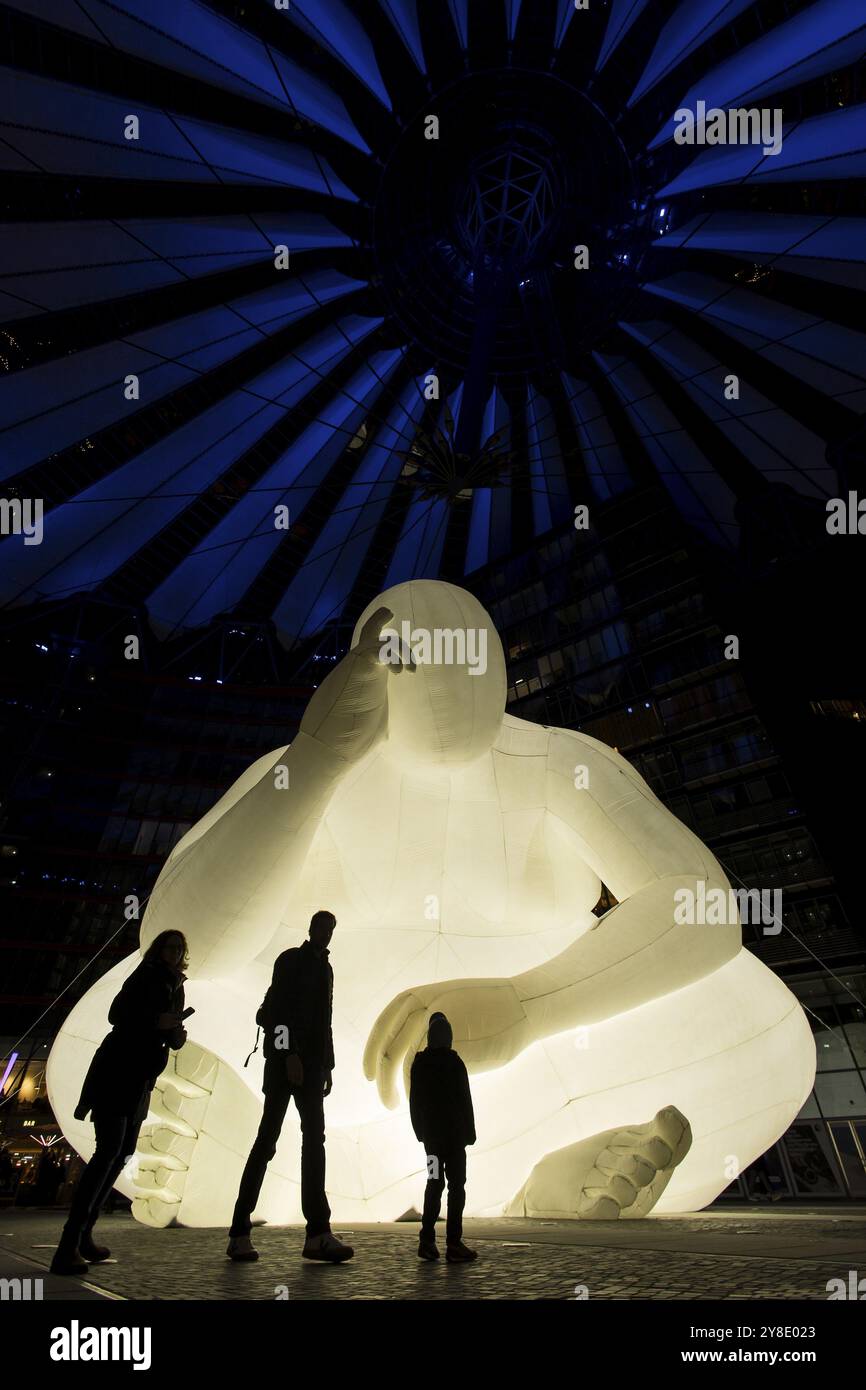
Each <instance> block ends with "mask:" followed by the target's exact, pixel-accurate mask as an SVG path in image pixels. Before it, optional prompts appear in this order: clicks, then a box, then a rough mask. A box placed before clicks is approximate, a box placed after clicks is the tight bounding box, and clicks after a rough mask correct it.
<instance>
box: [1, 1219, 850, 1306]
mask: <svg viewBox="0 0 866 1390" xmlns="http://www.w3.org/2000/svg"><path fill="white" fill-rule="evenodd" d="M64 1215H65V1214H64V1213H63V1212H57V1211H48V1210H46V1211H38V1210H37V1211H18V1210H16V1209H14V1208H12V1209H8V1208H7V1209H6V1210H5V1211H2V1212H0V1277H7V1278H8V1277H10V1276H14V1275H16V1274H17V1275H23V1274H30V1275H31V1276H36V1277H43V1278H44V1280H45V1284H44V1296H45V1298H56V1299H64V1300H67V1299H70V1298H81V1299H85V1300H93V1299H96V1300H98V1299H100V1298H109V1299H110V1298H114V1299H117V1298H121V1299H215V1300H253V1301H261V1300H265V1299H274V1298H276V1297H282V1298H286V1297H288V1298H290V1299H302V1300H319V1299H337V1300H342V1299H361V1300H364V1299H366V1300H374V1299H375V1300H391V1299H398V1300H400V1299H407V1300H428V1299H470V1300H471V1299H483V1300H488V1299H528V1300H539V1299H545V1300H548V1299H550V1300H567V1299H574V1298H575V1297H579V1296H582V1297H589V1298H591V1299H601V1300H608V1299H649V1300H656V1299H664V1300H668V1299H671V1300H682V1301H689V1300H695V1299H699V1300H710V1299H713V1300H715V1299H721V1300H731V1301H741V1302H742V1301H746V1302H749V1301H753V1300H755V1301H757V1300H766V1299H786V1300H820V1301H826V1299H827V1282H828V1280H830V1279H839V1278H841V1279H844V1280H846V1281H847V1280H848V1274H849V1270H859V1271H860V1274H861V1275H864V1276H866V1207H860V1208H853V1207H845V1208H844V1209H839V1208H836V1209H824V1210H820V1209H819V1210H816V1209H814V1208H813V1209H809V1210H806V1209H802V1210H792V1209H791V1208H787V1209H785V1210H780V1209H779V1208H778V1207H766V1208H764V1207H754V1206H750V1207H748V1208H746V1209H728V1208H725V1209H724V1210H718V1209H713V1210H712V1211H705V1212H700V1213H698V1214H696V1215H694V1216H676V1217H648V1218H647V1219H645V1220H642V1221H586V1222H580V1221H573V1222H555V1221H530V1220H516V1219H514V1220H509V1219H504V1218H503V1219H499V1220H473V1221H467V1223H466V1232H465V1238H466V1241H467V1243H468V1244H469V1245H472V1246H474V1247H475V1248H477V1250H478V1252H479V1257H478V1260H477V1262H476V1263H475V1264H473V1265H469V1266H460V1265H446V1263H445V1261H444V1259H443V1260H441V1261H440V1262H439V1264H425V1263H423V1262H422V1261H420V1260H419V1259H418V1258H417V1254H416V1246H417V1239H418V1226H417V1225H414V1224H411V1223H394V1224H381V1225H363V1224H358V1225H355V1226H354V1227H352V1229H351V1231H349V1230H348V1229H343V1228H340V1227H336V1228H335V1229H336V1230H337V1233H338V1234H339V1235H341V1236H342V1237H343V1239H345V1240H348V1241H349V1242H350V1243H351V1244H352V1245H354V1247H355V1252H356V1253H355V1258H354V1259H353V1260H351V1261H350V1262H349V1263H347V1264H345V1265H342V1266H339V1267H331V1266H323V1265H318V1264H313V1263H310V1262H308V1261H306V1260H302V1259H301V1248H302V1246H303V1231H302V1229H301V1228H300V1227H292V1226H284V1227H280V1226H262V1227H257V1228H256V1229H255V1230H254V1232H253V1239H254V1243H255V1245H256V1247H257V1248H258V1249H259V1251H260V1252H261V1258H260V1259H259V1261H258V1263H256V1264H251V1265H237V1264H232V1263H231V1262H230V1261H229V1260H227V1259H226V1258H225V1245H226V1236H225V1232H224V1231H221V1230H212V1229H204V1230H202V1229H195V1230H193V1229H184V1228H177V1229H169V1230H152V1229H151V1228H149V1227H146V1226H140V1225H138V1223H137V1222H135V1221H133V1220H132V1218H131V1217H130V1216H128V1215H126V1214H123V1215H114V1216H108V1217H104V1218H103V1219H102V1220H101V1221H100V1223H99V1227H98V1231H97V1235H98V1238H99V1239H100V1240H101V1241H102V1242H103V1243H105V1244H107V1245H109V1246H110V1247H111V1250H112V1255H113V1257H116V1259H114V1258H113V1259H112V1261H111V1262H108V1263H105V1264H102V1265H94V1266H93V1267H92V1268H91V1271H90V1274H89V1276H88V1277H87V1279H86V1280H85V1281H81V1280H78V1279H61V1278H55V1277H52V1276H49V1275H48V1270H47V1267H48V1265H49V1264H50V1261H51V1256H52V1253H53V1248H54V1245H55V1243H56V1241H57V1238H58V1236H59V1233H60V1228H61V1226H62V1224H63V1221H64ZM443 1253H444V1241H443ZM583 1286H585V1290H586V1292H585V1294H584V1292H583Z"/></svg>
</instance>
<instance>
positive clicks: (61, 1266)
mask: <svg viewBox="0 0 866 1390" xmlns="http://www.w3.org/2000/svg"><path fill="white" fill-rule="evenodd" d="M89 1268H90V1265H89V1264H88V1263H87V1261H86V1260H85V1259H83V1258H82V1255H81V1252H80V1250H79V1249H78V1246H76V1247H75V1249H74V1250H68V1249H67V1250H64V1249H63V1248H62V1246H61V1247H58V1249H57V1250H56V1251H55V1253H54V1259H53V1260H52V1261H51V1273H52V1274H86V1273H87V1271H88V1270H89Z"/></svg>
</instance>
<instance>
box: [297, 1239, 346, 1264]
mask: <svg viewBox="0 0 866 1390" xmlns="http://www.w3.org/2000/svg"><path fill="white" fill-rule="evenodd" d="M354 1253H355V1251H354V1250H353V1248H352V1246H351V1245H344V1244H343V1242H342V1241H341V1240H338V1239H337V1237H336V1236H335V1235H333V1234H332V1233H331V1231H325V1232H324V1234H323V1235H320V1236H307V1239H306V1241H305V1242H304V1249H303V1251H302V1254H303V1257H304V1259H305V1260H327V1261H328V1262H329V1263H330V1264H335V1265H337V1264H342V1263H343V1261H344V1260H351V1258H352V1256H353V1255H354Z"/></svg>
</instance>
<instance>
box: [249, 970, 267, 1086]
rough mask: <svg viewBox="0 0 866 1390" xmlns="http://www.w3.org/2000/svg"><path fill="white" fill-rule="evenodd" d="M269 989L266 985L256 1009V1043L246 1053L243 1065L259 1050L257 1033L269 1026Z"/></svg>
mask: <svg viewBox="0 0 866 1390" xmlns="http://www.w3.org/2000/svg"><path fill="white" fill-rule="evenodd" d="M271 989H272V986H271V985H268V990H267V993H266V995H265V997H264V999H263V1000H262V1002H261V1004H260V1005H259V1007H258V1009H257V1010H256V1045H255V1047H254V1048H253V1050H252V1052H250V1053H249V1054H248V1055H247V1060H246V1061H245V1062H244V1066H245V1067H246V1066H248V1065H249V1060H250V1057H253V1056H255V1054H256V1053H257V1052H258V1050H259V1033H260V1032H261V1030H262V1029H263V1028H264V1030H265V1032H267V1030H268V1028H270V1026H271Z"/></svg>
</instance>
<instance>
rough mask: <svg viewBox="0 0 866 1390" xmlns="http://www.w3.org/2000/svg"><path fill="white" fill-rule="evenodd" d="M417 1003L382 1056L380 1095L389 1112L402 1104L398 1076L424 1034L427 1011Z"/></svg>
mask: <svg viewBox="0 0 866 1390" xmlns="http://www.w3.org/2000/svg"><path fill="white" fill-rule="evenodd" d="M415 1002H416V1007H415V1009H414V1010H413V1011H412V1013H410V1014H409V1016H408V1018H407V1019H406V1021H405V1023H404V1024H403V1026H402V1028H401V1029H400V1031H399V1032H398V1033H397V1035H396V1037H395V1038H394V1041H393V1042H392V1043H391V1045H390V1047H387V1048H385V1049H384V1050H383V1054H382V1067H381V1069H380V1071H379V1078H378V1080H379V1095H380V1096H381V1097H382V1100H383V1102H384V1103H385V1105H387V1107H388V1109H389V1110H393V1109H395V1107H396V1106H397V1105H399V1103H400V1097H399V1095H398V1093H397V1074H398V1072H399V1070H400V1066H401V1064H402V1062H403V1058H404V1057H405V1056H406V1055H407V1053H408V1054H411V1056H412V1057H414V1055H415V1052H416V1050H417V1045H418V1039H419V1038H420V1037H421V1036H422V1035H423V1033H424V1026H425V1022H426V1018H427V1009H426V1006H425V1005H424V1004H423V1003H421V1002H420V1001H418V1000H416V1001H415ZM410 1065H411V1057H410ZM406 1094H407V1095H408V1094H409V1082H408V1076H407V1077H406Z"/></svg>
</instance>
